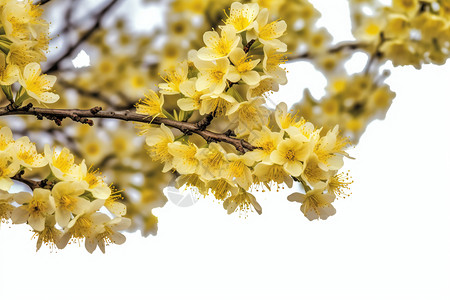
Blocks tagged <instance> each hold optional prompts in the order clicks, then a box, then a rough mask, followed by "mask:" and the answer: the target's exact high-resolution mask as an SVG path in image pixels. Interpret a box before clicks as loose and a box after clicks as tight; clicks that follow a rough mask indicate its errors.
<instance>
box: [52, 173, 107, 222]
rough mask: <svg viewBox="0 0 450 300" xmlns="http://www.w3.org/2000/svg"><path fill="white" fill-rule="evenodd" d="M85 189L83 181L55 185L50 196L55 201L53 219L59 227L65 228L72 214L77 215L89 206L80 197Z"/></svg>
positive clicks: (85, 185) (85, 184)
mask: <svg viewBox="0 0 450 300" xmlns="http://www.w3.org/2000/svg"><path fill="white" fill-rule="evenodd" d="M87 187H88V185H87V183H86V182H84V181H74V182H70V181H63V182H58V183H57V184H55V186H54V187H53V189H52V196H53V198H54V199H55V207H56V209H55V217H56V222H57V223H58V225H59V226H61V227H66V226H67V224H69V221H70V218H71V215H72V213H73V214H75V215H79V214H81V213H82V212H83V211H84V210H85V209H86V208H87V207H88V206H89V204H90V202H89V201H88V200H86V199H84V198H82V197H80V196H81V195H83V194H84V192H85V191H86V188H87ZM103 202H104V200H103ZM102 205H103V204H102Z"/></svg>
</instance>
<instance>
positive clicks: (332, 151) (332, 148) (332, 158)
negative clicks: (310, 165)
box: [314, 125, 349, 171]
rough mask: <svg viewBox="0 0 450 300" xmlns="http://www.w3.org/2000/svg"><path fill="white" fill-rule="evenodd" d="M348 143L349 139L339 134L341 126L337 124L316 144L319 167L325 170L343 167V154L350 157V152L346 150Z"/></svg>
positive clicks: (315, 151) (315, 150)
mask: <svg viewBox="0 0 450 300" xmlns="http://www.w3.org/2000/svg"><path fill="white" fill-rule="evenodd" d="M348 145H349V141H348V139H347V138H343V137H341V136H339V126H338V125H336V126H335V127H334V128H333V130H330V131H328V132H327V134H326V135H325V136H323V137H321V138H320V139H319V141H318V142H317V144H316V145H315V146H314V153H315V154H316V155H317V158H318V161H319V164H318V165H319V167H320V168H321V169H322V170H324V171H328V170H339V169H340V168H342V166H343V165H344V160H343V156H347V157H348V154H347V153H346V152H345V151H344V149H345V147H347V146H348ZM336 154H338V155H336Z"/></svg>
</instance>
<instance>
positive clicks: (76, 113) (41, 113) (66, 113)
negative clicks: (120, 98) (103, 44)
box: [0, 104, 257, 153]
mask: <svg viewBox="0 0 450 300" xmlns="http://www.w3.org/2000/svg"><path fill="white" fill-rule="evenodd" d="M11 115H33V116H36V117H37V118H38V119H43V118H46V119H49V120H52V121H54V122H55V123H56V124H57V125H61V122H62V120H63V119H65V118H69V119H72V120H73V121H75V122H80V123H83V124H89V125H93V121H92V120H91V119H117V120H123V121H127V122H137V123H147V124H149V123H152V124H164V125H166V126H169V127H172V128H176V129H179V130H180V131H181V132H183V133H195V134H198V135H199V136H201V137H202V138H204V139H205V140H206V141H207V142H225V143H228V144H230V145H233V146H234V147H235V148H236V150H238V151H240V152H242V153H244V152H245V151H246V150H254V149H256V148H257V147H255V146H252V145H251V144H250V143H248V142H247V141H244V140H242V139H238V138H234V137H231V136H229V135H227V134H224V133H216V132H212V131H209V130H202V128H199V127H200V126H198V124H197V123H191V122H181V121H175V120H171V119H167V118H160V117H156V118H152V117H151V116H148V115H143V114H138V113H135V112H131V111H129V110H125V111H102V108H101V107H94V108H91V109H86V110H83V109H51V108H40V107H32V105H31V104H29V105H27V106H24V107H20V108H16V109H8V107H2V108H0V116H11Z"/></svg>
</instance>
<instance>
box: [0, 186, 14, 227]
mask: <svg viewBox="0 0 450 300" xmlns="http://www.w3.org/2000/svg"><path fill="white" fill-rule="evenodd" d="M12 201H13V195H12V194H10V193H8V192H5V191H3V190H1V189H0V223H6V222H8V221H9V219H11V214H12V212H13V210H14V208H15V207H14V206H13V205H12V204H11V202H12Z"/></svg>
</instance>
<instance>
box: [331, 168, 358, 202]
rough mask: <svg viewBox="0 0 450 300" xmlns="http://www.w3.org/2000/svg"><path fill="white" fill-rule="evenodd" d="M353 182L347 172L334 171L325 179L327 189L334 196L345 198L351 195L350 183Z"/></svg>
mask: <svg viewBox="0 0 450 300" xmlns="http://www.w3.org/2000/svg"><path fill="white" fill-rule="evenodd" d="M352 183H353V180H351V177H350V176H349V174H348V173H339V174H337V171H335V172H334V175H333V176H331V177H330V179H329V180H328V181H327V190H328V191H329V192H330V193H333V194H334V195H335V196H336V197H339V198H347V197H348V196H350V195H351V192H350V184H352Z"/></svg>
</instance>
